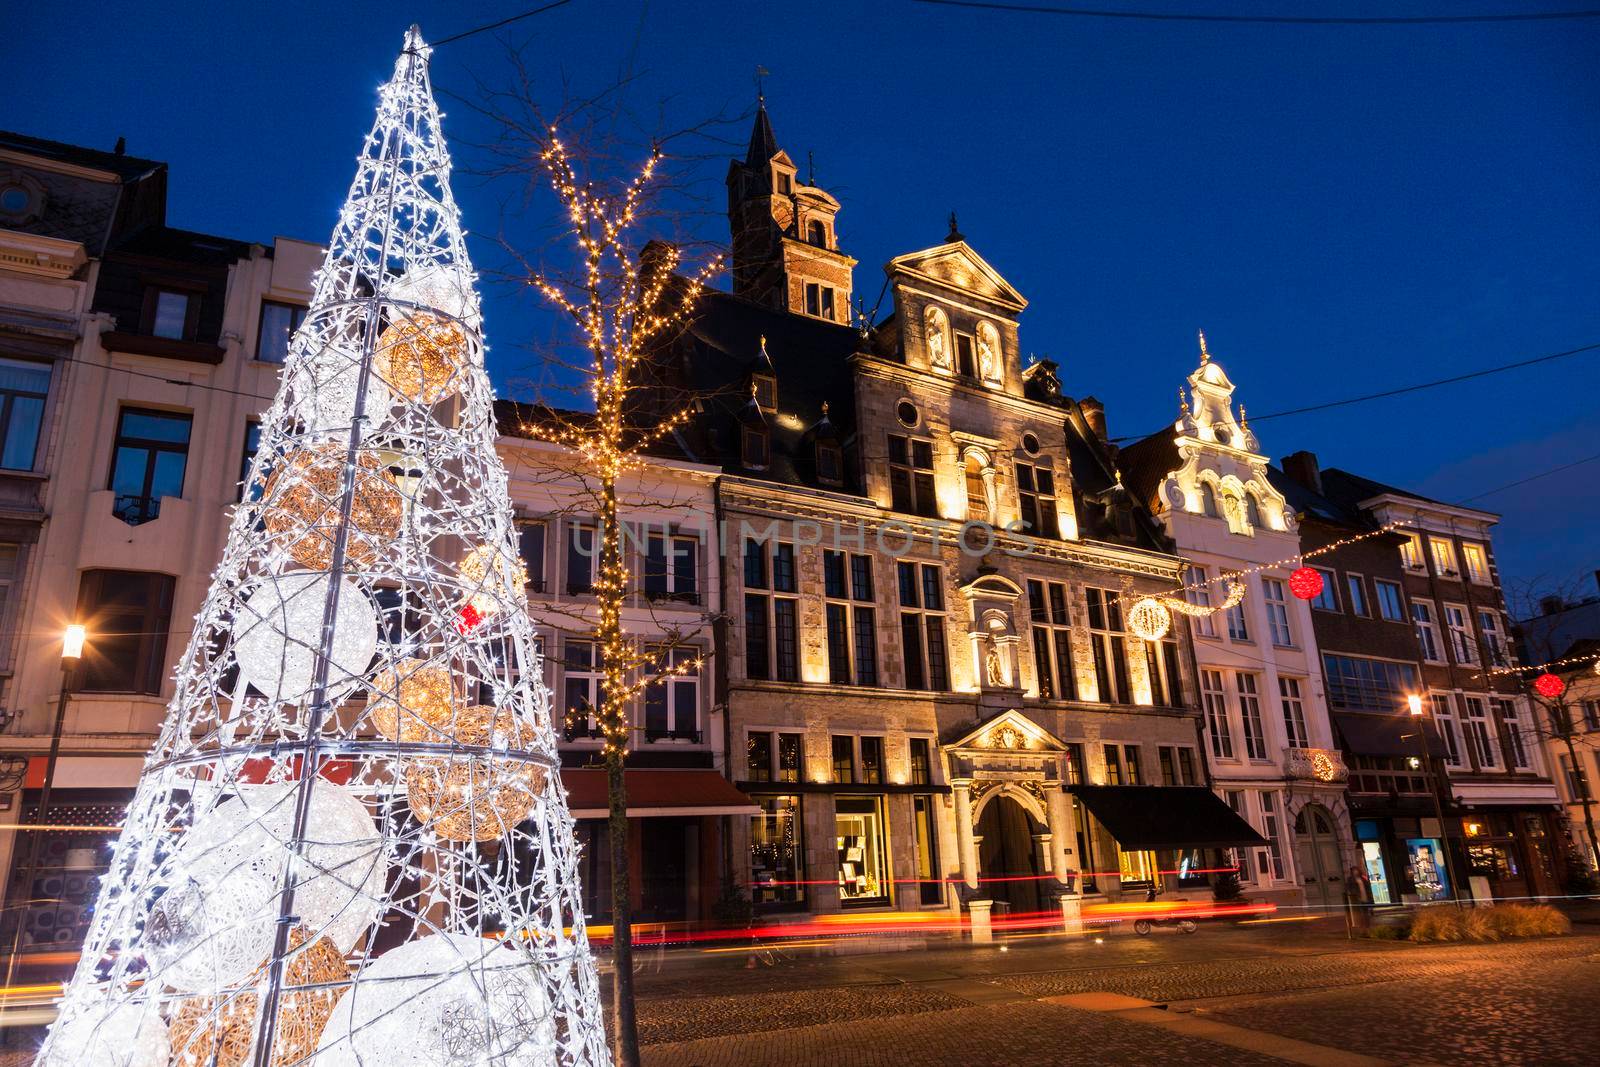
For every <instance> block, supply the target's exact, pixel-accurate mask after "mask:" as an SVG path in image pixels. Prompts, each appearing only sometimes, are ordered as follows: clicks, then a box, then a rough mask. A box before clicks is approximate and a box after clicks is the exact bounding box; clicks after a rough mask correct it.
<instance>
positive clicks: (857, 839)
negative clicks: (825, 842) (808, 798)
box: [834, 797, 889, 904]
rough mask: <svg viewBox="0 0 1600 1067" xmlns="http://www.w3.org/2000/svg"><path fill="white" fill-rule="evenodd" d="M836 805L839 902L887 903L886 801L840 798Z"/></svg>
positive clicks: (880, 798) (873, 798)
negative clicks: (884, 817)
mask: <svg viewBox="0 0 1600 1067" xmlns="http://www.w3.org/2000/svg"><path fill="white" fill-rule="evenodd" d="M835 803H836V805H837V809H836V810H837V812H838V814H837V815H836V816H835V823H834V826H835V833H836V836H837V839H838V841H837V845H838V851H839V899H840V901H841V902H842V903H845V904H866V903H883V902H885V901H887V900H888V897H889V872H888V858H887V854H886V850H885V847H884V836H885V834H884V825H883V798H882V797H839V798H838V799H837V800H836V801H835Z"/></svg>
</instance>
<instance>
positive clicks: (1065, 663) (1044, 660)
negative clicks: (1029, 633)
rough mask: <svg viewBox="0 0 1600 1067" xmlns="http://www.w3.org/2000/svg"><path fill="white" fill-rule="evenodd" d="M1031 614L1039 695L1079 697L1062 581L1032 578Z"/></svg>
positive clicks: (1029, 601)
mask: <svg viewBox="0 0 1600 1067" xmlns="http://www.w3.org/2000/svg"><path fill="white" fill-rule="evenodd" d="M1028 617H1029V621H1030V622H1031V624H1032V630H1033V668H1034V673H1035V674H1036V675H1037V676H1038V679H1039V695H1040V696H1041V697H1043V698H1044V699H1046V700H1076V699H1077V695H1078V687H1077V682H1076V679H1074V678H1073V671H1072V631H1071V629H1070V628H1069V624H1070V622H1071V620H1070V619H1069V618H1068V617H1067V587H1066V586H1065V585H1063V584H1062V583H1060V582H1044V581H1039V580H1037V579H1033V578H1030V579H1028Z"/></svg>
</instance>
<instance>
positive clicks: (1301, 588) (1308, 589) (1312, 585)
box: [1289, 567, 1323, 600]
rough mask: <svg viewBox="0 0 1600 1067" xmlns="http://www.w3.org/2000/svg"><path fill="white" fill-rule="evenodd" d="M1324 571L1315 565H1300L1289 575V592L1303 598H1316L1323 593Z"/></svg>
mask: <svg viewBox="0 0 1600 1067" xmlns="http://www.w3.org/2000/svg"><path fill="white" fill-rule="evenodd" d="M1322 584H1323V583H1322V572H1321V571H1319V570H1317V569H1316V568H1315V567H1298V568H1296V569H1295V572H1294V573H1293V574H1291V575H1289V592H1291V593H1293V594H1294V595H1295V596H1297V597H1299V598H1300V599H1301V600H1315V599H1317V597H1319V596H1321V595H1322Z"/></svg>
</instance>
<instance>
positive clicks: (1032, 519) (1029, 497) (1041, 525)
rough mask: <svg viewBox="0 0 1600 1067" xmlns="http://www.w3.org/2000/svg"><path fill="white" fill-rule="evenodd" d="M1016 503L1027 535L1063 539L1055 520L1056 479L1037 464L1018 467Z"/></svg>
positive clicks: (1047, 469)
mask: <svg viewBox="0 0 1600 1067" xmlns="http://www.w3.org/2000/svg"><path fill="white" fill-rule="evenodd" d="M1017 500H1018V504H1019V506H1020V508H1021V511H1022V521H1023V523H1025V524H1026V526H1027V531H1028V532H1029V533H1031V534H1034V535H1035V536H1038V537H1060V536H1061V524H1060V522H1059V520H1058V519H1057V518H1056V475H1055V471H1054V470H1053V469H1052V468H1050V467H1045V466H1041V465H1039V464H1037V463H1018V464H1017Z"/></svg>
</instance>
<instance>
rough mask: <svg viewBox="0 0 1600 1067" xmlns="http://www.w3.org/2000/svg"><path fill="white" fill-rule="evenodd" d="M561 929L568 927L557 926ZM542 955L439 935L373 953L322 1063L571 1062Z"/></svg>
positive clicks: (345, 1066) (512, 1066) (327, 1037)
mask: <svg viewBox="0 0 1600 1067" xmlns="http://www.w3.org/2000/svg"><path fill="white" fill-rule="evenodd" d="M558 933H559V931H558ZM536 975H537V972H536V971H535V965H534V961H533V960H532V959H531V958H530V957H528V956H527V955H524V954H523V952H522V951H519V950H518V949H517V948H514V947H512V946H510V945H507V944H504V943H502V942H497V941H487V940H484V939H482V938H477V937H468V936H466V935H464V934H433V935H431V936H429V937H423V938H420V939H418V940H416V941H410V942H407V943H406V944H404V945H400V946H399V947H397V948H392V949H390V950H389V951H388V952H385V953H384V954H383V955H382V956H379V957H378V958H377V959H374V960H372V961H371V962H370V963H368V964H367V966H366V967H365V968H363V969H362V971H361V973H360V974H359V975H357V977H356V984H355V985H354V986H352V987H351V989H350V990H349V991H347V992H346V993H345V994H344V996H342V997H341V998H340V999H339V1003H338V1004H337V1005H336V1006H335V1007H334V1009H333V1016H332V1017H331V1018H330V1019H329V1020H328V1023H327V1025H326V1026H325V1027H323V1030H322V1039H321V1041H319V1042H318V1044H317V1055H316V1058H315V1060H314V1061H313V1062H315V1063H316V1065H317V1067H373V1065H374V1064H385V1063H395V1062H398V1061H397V1059H396V1055H397V1053H398V1052H399V1050H404V1062H405V1063H406V1064H408V1065H410V1067H456V1065H458V1064H474V1063H481V1064H489V1063H492V1064H495V1065H496V1067H555V1065H556V1064H557V1063H558V1062H565V1057H564V1056H562V1055H561V1047H560V1045H559V1044H558V1043H557V1038H556V1031H555V1024H554V1021H553V1019H552V1013H551V1008H550V1003H549V1001H548V1000H547V999H546V998H545V995H544V989H543V987H542V986H541V985H540V984H539V980H538V978H537V976H536Z"/></svg>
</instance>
